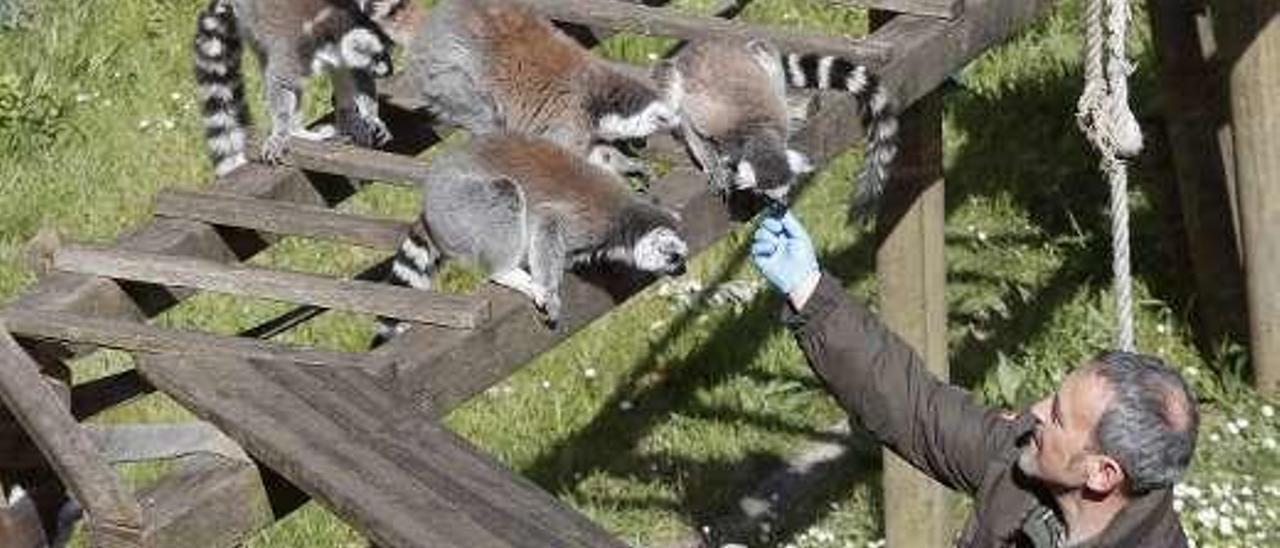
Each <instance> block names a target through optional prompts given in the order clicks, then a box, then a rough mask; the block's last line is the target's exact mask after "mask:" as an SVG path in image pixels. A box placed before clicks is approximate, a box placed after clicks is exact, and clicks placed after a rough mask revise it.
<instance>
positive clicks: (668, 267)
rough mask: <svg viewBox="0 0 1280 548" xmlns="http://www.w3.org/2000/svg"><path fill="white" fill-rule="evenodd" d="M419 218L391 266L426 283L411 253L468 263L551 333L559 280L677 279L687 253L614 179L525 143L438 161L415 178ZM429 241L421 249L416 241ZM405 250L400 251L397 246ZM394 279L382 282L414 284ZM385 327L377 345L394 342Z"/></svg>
mask: <svg viewBox="0 0 1280 548" xmlns="http://www.w3.org/2000/svg"><path fill="white" fill-rule="evenodd" d="M422 189H423V205H422V214H421V216H420V217H419V219H418V223H417V224H416V225H415V227H414V228H413V230H412V231H411V234H410V237H409V240H418V241H419V243H413V244H412V245H402V246H401V249H400V251H399V252H398V253H397V255H396V257H395V259H394V264H395V265H403V267H401V268H402V269H403V268H416V269H417V270H416V271H417V273H418V274H421V276H422V277H423V278H427V279H429V278H430V276H431V275H432V274H433V272H434V269H435V264H434V263H435V261H434V260H432V261H429V263H430V264H429V265H427V266H426V267H422V268H420V266H421V265H422V263H423V261H419V260H416V259H415V257H414V255H418V256H421V254H420V253H419V252H418V248H423V247H428V248H430V249H431V254H432V257H440V258H442V259H444V258H447V259H453V260H463V261H467V262H470V263H474V264H476V265H478V266H479V267H480V268H482V269H483V270H484V271H485V272H487V273H488V275H489V277H490V280H491V281H494V282H495V283H499V284H501V285H506V286H508V287H511V288H513V289H516V290H517V291H520V292H522V293H524V294H526V295H528V296H529V297H530V299H531V300H532V301H533V302H534V305H535V306H536V307H537V308H538V309H539V311H540V312H541V313H542V314H543V315H544V317H545V319H546V321H547V322H548V323H550V324H551V325H553V326H554V325H555V324H556V323H557V322H558V321H559V319H560V317H561V315H562V310H561V306H562V305H561V301H560V291H559V288H560V284H561V281H562V279H563V275H564V271H565V270H567V269H569V268H573V267H577V266H586V265H595V264H600V263H609V264H611V265H613V266H615V267H622V268H628V269H633V270H641V271H645V272H652V273H657V274H680V273H682V272H683V270H684V265H685V260H686V259H687V255H688V246H687V244H686V243H685V242H684V240H683V239H681V238H680V236H679V227H678V223H679V218H678V216H677V215H676V214H675V213H674V212H672V211H670V210H667V209H665V208H662V207H660V206H658V205H656V204H654V203H653V202H651V201H649V200H648V199H646V198H644V197H641V196H638V195H636V194H635V193H633V192H631V191H630V190H629V187H628V186H627V184H626V182H625V181H623V180H622V179H621V178H619V176H618V175H616V174H614V173H612V172H610V171H608V170H606V169H603V168H601V167H599V166H596V165H594V164H592V163H590V162H588V161H587V160H586V159H585V158H583V157H582V156H580V155H578V154H574V153H573V152H571V151H569V150H568V149H566V148H564V147H561V146H558V145H555V144H554V143H552V142H550V141H547V140H544V139H538V138H534V137H531V136H527V135H520V134H512V133H499V134H489V135H481V136H475V137H473V138H472V140H471V141H470V142H468V143H467V144H466V145H465V146H462V147H460V148H457V149H453V150H450V151H447V152H445V153H442V154H441V155H440V156H439V157H437V158H436V159H435V160H433V162H432V163H431V167H430V168H429V170H428V172H427V173H426V174H425V175H424V178H423V183H422ZM424 238H425V239H427V240H428V242H427V243H426V244H425V245H424V244H422V243H421V242H420V240H422V239H424ZM406 243H409V242H406ZM414 278H415V276H414V275H413V274H410V275H407V276H406V275H403V274H397V273H396V269H395V268H393V272H392V275H391V276H390V281H391V283H394V284H398V285H406V286H417V287H423V288H425V287H429V286H430V283H429V282H428V283H415V282H414V281H413V280H414ZM398 331H399V329H398V328H397V327H395V322H394V321H389V320H384V322H383V327H381V328H380V330H379V339H381V340H385V338H387V337H389V336H391V335H394V334H395V333H396V332H398Z"/></svg>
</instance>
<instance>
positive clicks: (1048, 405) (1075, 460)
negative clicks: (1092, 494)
mask: <svg viewBox="0 0 1280 548" xmlns="http://www.w3.org/2000/svg"><path fill="white" fill-rule="evenodd" d="M1111 396H1112V391H1111V388H1110V387H1109V386H1108V385H1107V382H1106V380H1104V379H1103V378H1102V377H1101V376H1099V375H1096V374H1094V373H1093V372H1092V371H1090V370H1089V368H1088V367H1083V368H1078V369H1076V370H1075V371H1073V372H1072V373H1071V374H1070V375H1068V376H1067V378H1066V379H1064V380H1063V381H1062V385H1061V386H1060V387H1059V388H1058V391H1057V392H1055V393H1053V394H1050V395H1049V396H1048V397H1046V398H1045V399H1043V400H1040V401H1039V402H1037V403H1036V404H1035V405H1034V406H1032V407H1031V413H1032V414H1034V415H1035V416H1036V418H1037V419H1038V423H1039V424H1037V425H1036V429H1035V432H1034V433H1033V435H1032V437H1031V441H1030V442H1029V443H1027V445H1026V446H1025V447H1023V449H1022V454H1021V455H1019V458H1018V467H1019V468H1021V469H1022V471H1023V472H1024V473H1026V474H1027V475H1028V476H1031V477H1033V478H1036V479H1039V480H1041V481H1043V482H1045V483H1046V484H1048V485H1049V486H1050V487H1051V488H1054V489H1058V490H1062V489H1067V490H1069V489H1077V488H1080V487H1083V486H1085V485H1086V482H1090V481H1091V480H1093V482H1094V483H1093V484H1091V485H1090V486H1091V487H1093V488H1095V489H1096V488H1097V481H1098V480H1099V478H1097V477H1095V476H1094V475H1095V474H1099V473H1101V472H1102V470H1101V469H1100V467H1102V466H1104V465H1107V464H1110V465H1112V466H1114V465H1115V462H1114V461H1112V460H1110V459H1109V458H1108V457H1105V456H1102V455H1100V454H1098V453H1097V448H1096V446H1095V444H1094V443H1093V439H1094V436H1093V433H1094V429H1095V427H1096V426H1097V424H1098V419H1100V418H1101V417H1102V412H1103V411H1105V410H1106V408H1107V404H1108V402H1109V401H1110V399H1111ZM1116 468H1118V466H1117V467H1116ZM1114 471H1115V470H1112V472H1113V473H1114Z"/></svg>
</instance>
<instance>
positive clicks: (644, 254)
mask: <svg viewBox="0 0 1280 548" xmlns="http://www.w3.org/2000/svg"><path fill="white" fill-rule="evenodd" d="M688 259H689V246H688V244H686V243H685V242H684V239H683V238H681V237H680V235H679V234H676V231H675V230H673V229H671V228H670V227H665V226H663V227H658V228H655V229H653V230H650V231H649V232H647V233H645V235H644V236H641V237H640V240H639V241H637V242H636V245H635V248H634V249H632V260H633V261H634V262H635V267H636V268H637V269H638V270H643V271H645V272H654V273H658V274H669V275H672V276H680V275H682V274H684V271H685V263H686V262H687V261H688Z"/></svg>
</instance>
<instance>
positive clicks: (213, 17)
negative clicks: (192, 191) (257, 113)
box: [193, 0, 249, 176]
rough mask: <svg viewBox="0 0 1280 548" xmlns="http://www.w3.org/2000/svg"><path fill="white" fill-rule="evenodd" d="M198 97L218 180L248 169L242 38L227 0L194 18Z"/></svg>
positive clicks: (219, 0)
mask: <svg viewBox="0 0 1280 548" xmlns="http://www.w3.org/2000/svg"><path fill="white" fill-rule="evenodd" d="M196 21H197V22H196V36H195V41H194V44H193V47H194V50H195V76H196V91H197V93H198V95H199V97H200V102H201V107H202V111H203V113H204V137H205V144H206V145H207V146H208V149H209V159H210V160H211V161H212V162H213V172H214V174H215V175H217V176H222V175H226V174H227V173H230V172H231V170H233V169H235V168H237V167H239V166H240V165H241V164H244V163H246V162H247V161H248V160H247V158H246V156H245V127H246V126H248V124H249V107H248V104H247V103H246V102H245V98H244V76H243V75H242V74H241V72H240V50H241V48H242V45H241V42H240V33H239V31H238V30H237V29H236V15H235V11H234V10H233V9H232V6H231V3H230V1H229V0H210V2H209V4H208V5H207V6H205V8H204V10H203V11H201V12H200V15H199V16H198V17H197V18H196Z"/></svg>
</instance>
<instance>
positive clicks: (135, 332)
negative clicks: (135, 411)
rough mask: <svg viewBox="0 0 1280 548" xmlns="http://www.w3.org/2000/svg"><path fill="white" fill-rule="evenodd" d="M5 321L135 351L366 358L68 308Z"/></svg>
mask: <svg viewBox="0 0 1280 548" xmlns="http://www.w3.org/2000/svg"><path fill="white" fill-rule="evenodd" d="M0 322H3V323H4V324H5V325H6V326H7V327H8V328H9V331H11V332H13V333H16V334H20V335H26V336H31V337H43V338H49V339H56V340H61V341H72V342H84V343H91V344H95V345H98V346H103V347H107V348H115V349H118V350H127V351H130V352H147V353H177V354H195V355H212V356H225V357H233V358H241V359H261V360H282V361H290V362H295V363H299V364H306V365H318V366H326V367H357V368H359V367H362V366H363V364H364V362H365V361H366V356H365V355H364V354H356V353H350V352H333V351H325V350H315V349H310V348H297V347H292V346H289V345H285V344H280V343H273V342H270V341H263V340H258V339H247V338H242V337H228V336H223V335H213V334H209V333H201V332H197V331H187V330H180V329H166V328H161V327H155V326H152V325H147V324H142V323H137V322H131V321H126V320H113V319H109V318H91V317H87V316H83V315H80V314H70V313H66V312H46V311H40V310H21V309H18V310H8V311H4V312H0Z"/></svg>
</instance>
